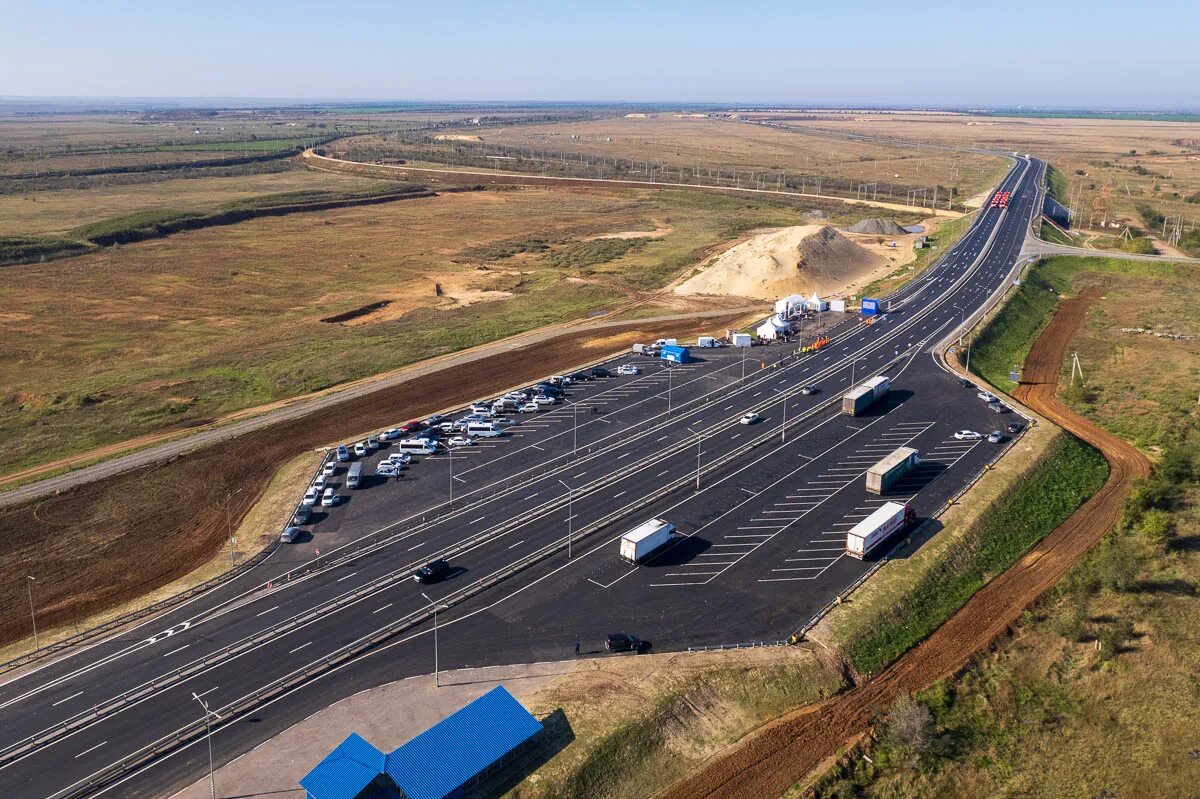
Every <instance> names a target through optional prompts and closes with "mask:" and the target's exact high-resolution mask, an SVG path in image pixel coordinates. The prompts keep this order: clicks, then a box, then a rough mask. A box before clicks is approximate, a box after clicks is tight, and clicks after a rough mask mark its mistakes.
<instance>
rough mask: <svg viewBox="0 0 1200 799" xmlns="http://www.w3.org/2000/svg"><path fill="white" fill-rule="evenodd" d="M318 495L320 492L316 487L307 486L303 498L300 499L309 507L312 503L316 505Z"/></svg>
mask: <svg viewBox="0 0 1200 799" xmlns="http://www.w3.org/2000/svg"><path fill="white" fill-rule="evenodd" d="M320 496H321V492H320V491H318V490H317V489H315V488H313V487H312V486H309V487H308V490H307V491H305V492H304V499H303V500H301V501H302V502H303V503H304V504H305V505H308V506H310V507H311V506H312V505H316V504H317V499H318V498H319V497H320Z"/></svg>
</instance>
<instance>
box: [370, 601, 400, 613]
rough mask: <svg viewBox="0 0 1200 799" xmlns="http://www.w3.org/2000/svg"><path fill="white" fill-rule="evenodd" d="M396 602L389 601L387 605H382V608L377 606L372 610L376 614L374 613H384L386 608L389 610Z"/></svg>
mask: <svg viewBox="0 0 1200 799" xmlns="http://www.w3.org/2000/svg"><path fill="white" fill-rule="evenodd" d="M394 604H396V603H395V602H389V603H387V604H386V605H384V606H383V607H381V608H375V610H373V611H371V613H372V614H374V613H383V612H384V611H385V610H387V609H388V608H390V607H391V606H392V605H394Z"/></svg>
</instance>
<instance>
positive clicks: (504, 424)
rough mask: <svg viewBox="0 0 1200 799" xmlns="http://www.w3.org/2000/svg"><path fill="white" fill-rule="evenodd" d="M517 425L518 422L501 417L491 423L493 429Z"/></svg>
mask: <svg viewBox="0 0 1200 799" xmlns="http://www.w3.org/2000/svg"><path fill="white" fill-rule="evenodd" d="M519 424H520V422H518V421H517V420H516V419H513V418H511V417H508V416H503V417H501V418H499V419H497V420H495V421H494V422H492V425H493V426H495V427H516V426H517V425H519Z"/></svg>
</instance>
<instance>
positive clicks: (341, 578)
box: [334, 572, 358, 583]
mask: <svg viewBox="0 0 1200 799" xmlns="http://www.w3.org/2000/svg"><path fill="white" fill-rule="evenodd" d="M356 574H358V572H350V573H349V574H347V575H346V576H345V577H339V578H337V579H336V580H334V582H335V583H340V582H341V581H342V580H349V579H350V578H351V577H353V576H354V575H356Z"/></svg>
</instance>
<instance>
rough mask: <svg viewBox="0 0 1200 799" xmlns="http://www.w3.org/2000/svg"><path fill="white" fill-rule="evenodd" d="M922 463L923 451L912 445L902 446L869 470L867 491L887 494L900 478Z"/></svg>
mask: <svg viewBox="0 0 1200 799" xmlns="http://www.w3.org/2000/svg"><path fill="white" fill-rule="evenodd" d="M920 463H921V453H920V452H918V451H917V450H915V449H913V448H912V447H900V448H899V449H897V450H896V451H895V452H892V453H891V454H890V455H888V456H887V457H886V458H884V459H883V460H881V461H880V462H879V463H877V464H875V465H874V466H872V467H871V468H870V469H868V470H867V491H868V492H869V493H872V494H886V493H887V492H888V490H889V489H891V487H892V486H894V485H895V484H896V483H897V482H899V480H900V478H902V477H904V475H906V474H908V473H909V472H910V471H912V469H913V467H915V466H917V465H919V464H920Z"/></svg>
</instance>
